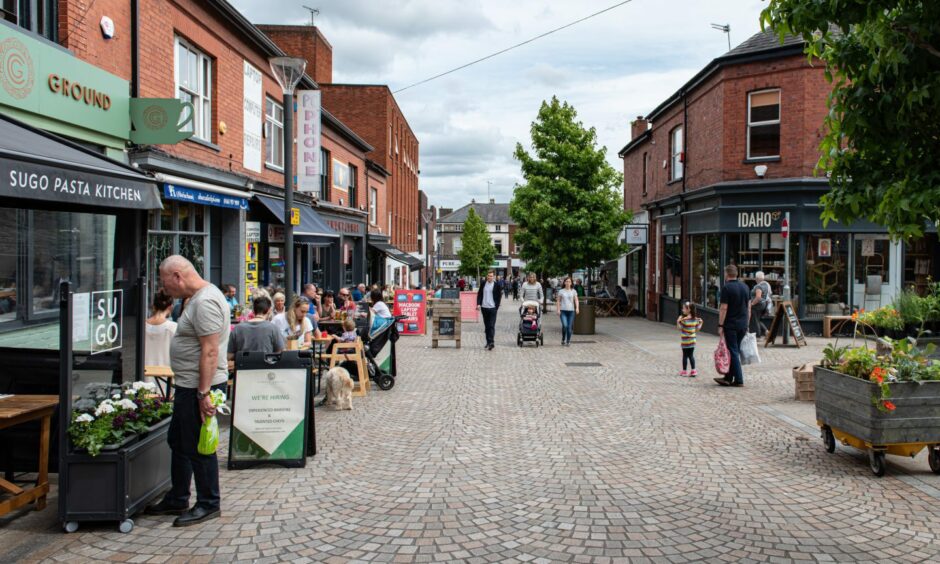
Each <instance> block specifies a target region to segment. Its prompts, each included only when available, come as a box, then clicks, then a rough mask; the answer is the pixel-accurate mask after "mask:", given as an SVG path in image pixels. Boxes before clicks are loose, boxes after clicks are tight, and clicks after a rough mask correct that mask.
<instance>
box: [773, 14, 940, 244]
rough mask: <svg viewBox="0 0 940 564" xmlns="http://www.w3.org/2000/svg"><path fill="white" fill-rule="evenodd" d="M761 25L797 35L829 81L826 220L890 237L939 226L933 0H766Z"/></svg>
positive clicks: (938, 27)
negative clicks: (862, 223)
mask: <svg viewBox="0 0 940 564" xmlns="http://www.w3.org/2000/svg"><path fill="white" fill-rule="evenodd" d="M761 23H762V25H769V26H770V27H771V29H773V30H774V31H775V32H777V33H779V34H780V36H781V38H782V37H783V36H784V35H785V34H788V33H793V34H798V35H801V36H802V37H803V38H804V39H805V40H806V42H807V54H808V55H809V56H810V57H813V58H819V59H821V60H822V61H823V62H824V63H825V65H826V77H827V79H829V81H830V82H831V83H832V85H833V89H832V92H831V94H830V95H829V114H828V116H827V117H826V120H825V125H826V128H827V135H826V137H825V138H824V139H823V141H822V144H821V147H820V148H821V153H822V156H821V158H820V160H819V167H818V168H819V169H822V170H825V171H827V172H828V173H829V174H830V175H831V182H830V184H831V190H830V191H829V193H828V194H827V195H826V196H824V197H823V200H822V203H823V205H824V211H823V219H824V220H826V221H829V220H835V221H838V222H845V223H848V222H851V221H854V220H856V219H859V218H865V219H869V220H871V221H873V222H875V223H879V224H881V225H884V226H886V227H887V228H888V230H889V232H890V233H891V234H892V236H894V237H896V238H904V237H910V236H918V235H920V234H921V233H922V232H923V228H924V227H925V223H926V222H928V221H929V222H937V221H938V220H940V167H938V166H937V164H936V162H934V160H933V159H935V158H937V155H938V154H940V2H938V1H936V0H893V1H891V0H827V1H825V2H820V1H818V0H770V4H769V5H768V7H767V8H766V9H764V11H763V12H762V14H761Z"/></svg>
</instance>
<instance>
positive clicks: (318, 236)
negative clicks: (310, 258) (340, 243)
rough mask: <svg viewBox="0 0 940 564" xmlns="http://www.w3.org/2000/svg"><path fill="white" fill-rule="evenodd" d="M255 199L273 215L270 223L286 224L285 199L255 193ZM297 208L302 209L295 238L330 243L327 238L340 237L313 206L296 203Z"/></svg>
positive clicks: (314, 242)
mask: <svg viewBox="0 0 940 564" xmlns="http://www.w3.org/2000/svg"><path fill="white" fill-rule="evenodd" d="M255 200H256V201H257V202H259V203H260V204H261V206H263V207H264V209H265V210H267V212H268V214H269V215H270V216H271V221H270V223H277V224H279V225H284V200H279V199H277V198H272V197H271V196H262V195H261V194H255ZM294 207H295V208H299V209H300V225H295V226H294V240H296V241H297V242H302V243H312V244H318V243H329V242H328V241H324V238H327V239H338V238H339V233H337V232H336V231H334V230H333V229H332V228H331V227H330V226H329V225H327V224H326V222H325V221H323V218H322V217H320V214H318V213H317V212H316V211H315V210H314V209H313V208H311V207H310V206H307V205H304V204H297V203H295V204H294Z"/></svg>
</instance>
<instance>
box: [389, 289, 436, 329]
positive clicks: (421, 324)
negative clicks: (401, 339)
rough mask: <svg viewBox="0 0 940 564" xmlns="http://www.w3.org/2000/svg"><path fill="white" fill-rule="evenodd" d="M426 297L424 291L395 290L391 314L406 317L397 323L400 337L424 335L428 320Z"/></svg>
mask: <svg viewBox="0 0 940 564" xmlns="http://www.w3.org/2000/svg"><path fill="white" fill-rule="evenodd" d="M427 297H428V296H427V293H426V292H425V291H424V290H395V307H394V308H393V310H392V313H393V314H394V315H396V316H398V315H406V316H408V318H407V319H402V320H401V321H399V322H398V333H399V334H400V335H424V330H425V326H426V321H427V319H428V302H427Z"/></svg>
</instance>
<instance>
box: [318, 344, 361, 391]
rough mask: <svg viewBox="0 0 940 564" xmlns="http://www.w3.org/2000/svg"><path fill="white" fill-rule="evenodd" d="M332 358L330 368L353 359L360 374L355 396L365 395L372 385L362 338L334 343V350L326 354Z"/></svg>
mask: <svg viewBox="0 0 940 564" xmlns="http://www.w3.org/2000/svg"><path fill="white" fill-rule="evenodd" d="M324 357H325V358H327V357H328V358H329V359H330V365H329V366H330V368H333V367H334V366H336V365H337V364H340V363H343V362H346V361H353V362H355V363H356V371H357V373H358V374H359V383H358V384H357V385H356V387H355V388H354V389H353V395H354V396H364V395H366V393H367V392H368V391H369V388H371V387H372V384H371V383H370V382H369V369H368V365H367V363H366V356H365V351H364V350H363V348H362V339H360V338H358V337H357V338H356V340H355V341H354V342H352V343H333V350H332V351H331V352H330V353H329V354H325V355H324Z"/></svg>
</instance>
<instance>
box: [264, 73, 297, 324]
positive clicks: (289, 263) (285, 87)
mask: <svg viewBox="0 0 940 564" xmlns="http://www.w3.org/2000/svg"><path fill="white" fill-rule="evenodd" d="M268 63H269V64H270V65H271V72H272V73H274V78H275V79H277V83H278V84H279V85H280V86H281V90H282V91H283V92H284V143H283V145H284V281H285V284H284V297H285V301H286V303H287V307H291V303H292V302H293V296H294V225H293V223H291V209H292V208H293V207H294V88H296V87H297V83H298V82H300V79H301V78H303V76H304V71H305V70H306V69H307V61H306V60H305V59H301V58H298V57H273V58H271V59H269V60H268Z"/></svg>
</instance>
